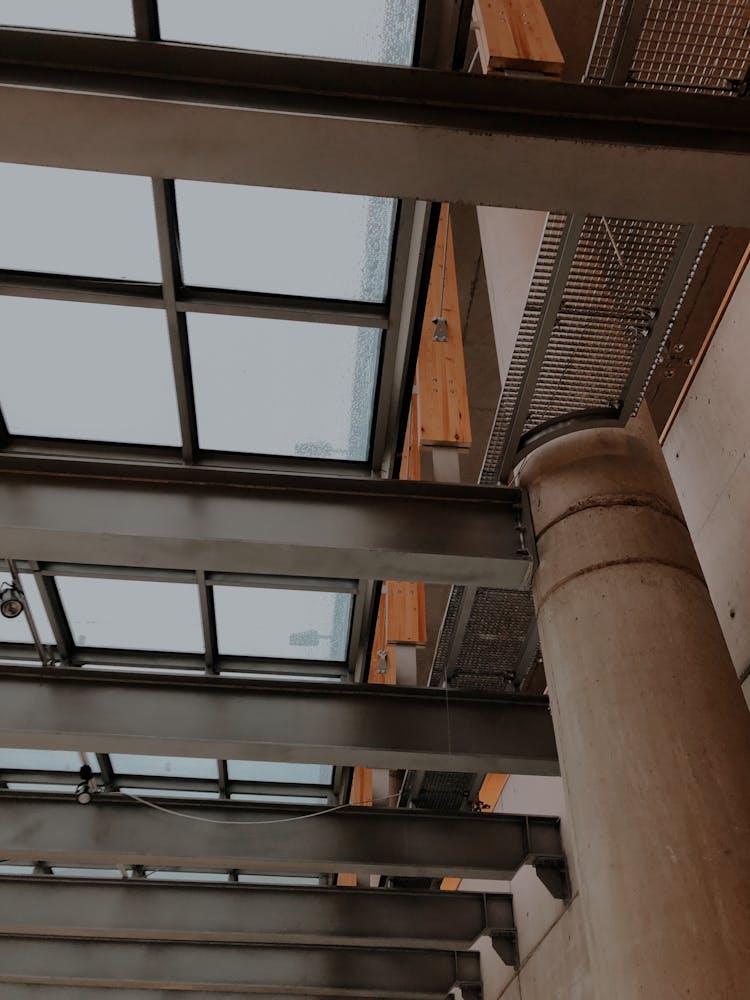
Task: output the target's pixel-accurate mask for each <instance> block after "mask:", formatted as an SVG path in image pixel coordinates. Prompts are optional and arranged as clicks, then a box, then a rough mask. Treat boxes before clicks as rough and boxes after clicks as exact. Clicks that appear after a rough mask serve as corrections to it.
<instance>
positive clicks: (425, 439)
mask: <svg viewBox="0 0 750 1000" xmlns="http://www.w3.org/2000/svg"><path fill="white" fill-rule="evenodd" d="M441 315H442V316H443V317H445V319H446V321H447V328H448V339H447V340H446V341H438V340H434V339H433V338H434V334H435V324H434V323H433V320H434V319H435V318H437V317H439V316H441ZM417 412H418V415H419V444H420V446H425V445H438V446H439V445H442V446H449V447H451V448H468V447H470V445H471V422H470V419H469V400H468V393H467V388H466V367H465V365H464V345H463V337H462V335H461V321H460V313H459V307H458V287H457V283H456V259H455V255H454V250H453V234H452V231H451V226H450V208H449V206H448V205H443V207H442V210H441V212H440V224H439V226H438V233H437V239H436V242H435V256H434V258H433V262H432V271H431V273H430V286H429V290H428V293H427V306H426V308H425V314H424V320H423V323H422V339H421V341H420V345H419V356H418V359H417Z"/></svg>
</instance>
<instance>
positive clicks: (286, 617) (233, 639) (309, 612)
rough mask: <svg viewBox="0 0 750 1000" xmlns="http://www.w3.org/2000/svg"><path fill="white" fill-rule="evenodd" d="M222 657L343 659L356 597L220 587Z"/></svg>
mask: <svg viewBox="0 0 750 1000" xmlns="http://www.w3.org/2000/svg"><path fill="white" fill-rule="evenodd" d="M213 591H214V604H215V607H216V626H217V631H218V638H219V652H220V653H226V654H230V655H235V656H274V657H276V656H281V657H288V658H292V659H304V660H343V659H345V657H346V648H347V643H348V639H349V621H350V618H351V607H352V596H351V594H330V593H317V592H315V591H309V590H270V589H268V590H267V589H265V588H261V587H214V588H213Z"/></svg>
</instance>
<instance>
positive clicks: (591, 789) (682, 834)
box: [519, 407, 750, 1000]
mask: <svg viewBox="0 0 750 1000" xmlns="http://www.w3.org/2000/svg"><path fill="white" fill-rule="evenodd" d="M519 472H520V475H519V479H520V481H521V483H522V484H523V485H525V486H527V487H528V489H529V492H530V497H531V505H532V513H533V517H534V527H535V532H536V535H537V545H538V549H539V570H538V573H537V576H536V581H535V588H534V596H535V600H536V604H537V609H538V614H539V631H540V636H541V642H542V649H543V652H544V662H545V666H546V670H547V677H548V682H549V687H550V697H551V702H552V711H553V717H554V723H555V730H556V733H557V741H558V749H559V753H560V761H561V768H562V775H563V780H564V782H565V787H566V792H567V795H568V803H569V809H570V818H571V826H572V833H573V841H574V853H575V860H576V863H577V871H578V877H579V885H580V891H581V897H582V902H583V905H584V913H585V917H586V924H587V929H588V936H589V943H590V948H591V958H592V963H593V975H594V984H595V987H596V996H597V998H599V1000H657V998H658V1000H686V998H695V1000H738V998H739V997H742V996H748V995H750V994H749V993H748V990H750V777H749V776H750V723H749V721H748V714H747V709H746V707H745V704H744V701H743V699H742V695H741V692H740V688H739V684H738V681H737V677H736V675H735V672H734V669H733V667H732V662H731V659H730V656H729V653H728V651H727V647H726V644H725V642H724V637H723V635H722V632H721V629H720V627H719V624H718V621H717V618H716V614H715V612H714V609H713V605H712V603H711V599H710V597H709V594H708V590H707V589H706V585H705V582H704V580H703V576H702V573H701V569H700V566H699V563H698V559H697V556H696V554H695V550H694V548H693V545H692V542H691V539H690V535H689V534H688V531H687V528H686V526H685V522H684V520H683V516H682V511H681V509H680V505H679V502H678V500H677V496H676V494H675V491H674V489H673V486H672V483H671V480H670V476H669V472H668V470H667V467H666V464H665V462H664V459H663V456H662V453H661V449H660V448H659V444H658V441H657V439H656V435H655V433H654V430H653V425H652V424H651V420H650V417H649V416H648V414H647V412H645V407H644V408H643V411H642V414H641V415H640V416H639V417H638V419H637V420H635V421H631V423H630V424H629V425H628V427H627V429H624V430H600V431H595V430H594V431H581V432H579V433H577V434H572V435H570V436H567V437H564V438H561V439H560V440H558V441H554V442H551V443H550V444H548V445H546V446H544V447H542V448H540V449H539V451H537V452H536V453H534V454H532V455H531V456H530V457H529V458H528V460H527V461H526V462H525V463H524V464H523V465H522V466H521V467H520V470H519Z"/></svg>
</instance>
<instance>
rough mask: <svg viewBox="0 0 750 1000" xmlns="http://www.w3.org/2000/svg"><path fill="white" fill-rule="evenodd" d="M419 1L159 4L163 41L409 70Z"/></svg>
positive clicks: (168, 0) (181, 0)
mask: <svg viewBox="0 0 750 1000" xmlns="http://www.w3.org/2000/svg"><path fill="white" fill-rule="evenodd" d="M418 7H419V2H418V0H356V2H353V0H315V2H314V3H312V2H311V0H274V2H273V3H271V4H263V5H260V4H248V2H247V0H212V2H211V3H210V4H207V3H205V0H159V21H160V24H161V34H162V38H165V39H173V40H175V41H180V42H194V43H195V44H199V45H200V44H203V45H223V46H230V47H233V48H242V49H254V50H255V51H264V52H286V53H290V54H298V55H306V56H323V57H326V58H330V59H354V60H362V61H366V62H382V63H394V64H399V65H408V64H411V61H412V52H413V50H414V32H415V28H416V23H417V10H418Z"/></svg>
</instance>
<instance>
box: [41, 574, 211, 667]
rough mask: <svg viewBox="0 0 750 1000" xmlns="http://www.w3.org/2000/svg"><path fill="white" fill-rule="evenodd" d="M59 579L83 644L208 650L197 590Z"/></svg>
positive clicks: (174, 585)
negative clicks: (205, 647)
mask: <svg viewBox="0 0 750 1000" xmlns="http://www.w3.org/2000/svg"><path fill="white" fill-rule="evenodd" d="M55 579H56V580H57V586H58V589H59V591H60V597H61V598H62V602H63V605H64V607H65V610H66V612H67V615H68V622H69V624H70V628H71V631H72V633H73V638H74V640H75V642H76V644H77V645H78V646H96V647H107V648H113V649H145V650H158V651H166V652H169V651H173V652H177V653H195V652H200V653H202V652H203V651H204V646H203V630H202V626H201V620H200V605H199V602H198V589H197V587H194V586H191V585H188V584H179V583H162V582H159V581H155V580H109V579H89V578H87V577H56V578H55Z"/></svg>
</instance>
